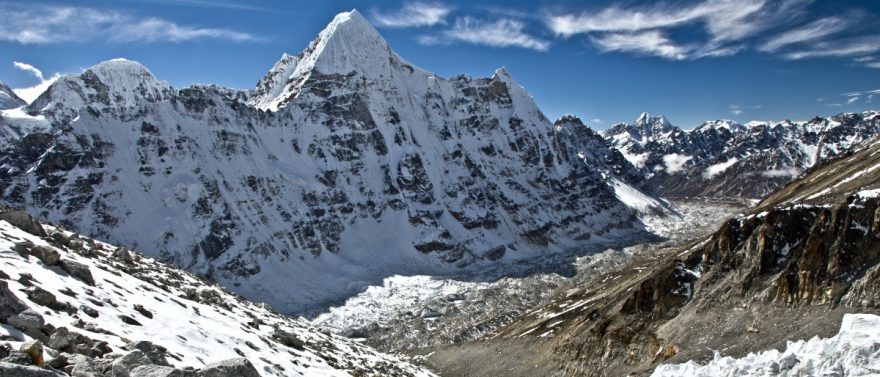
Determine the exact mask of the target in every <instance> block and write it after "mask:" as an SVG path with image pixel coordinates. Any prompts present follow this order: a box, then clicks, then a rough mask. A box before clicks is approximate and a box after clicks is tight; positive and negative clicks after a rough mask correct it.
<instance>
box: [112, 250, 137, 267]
mask: <svg viewBox="0 0 880 377" xmlns="http://www.w3.org/2000/svg"><path fill="white" fill-rule="evenodd" d="M113 256H114V257H116V259H119V260H120V261H122V263H125V264H132V263H134V259H133V258H132V257H131V253H130V252H129V251H128V249H126V248H124V247H118V248H116V250H115V251H114V252H113Z"/></svg>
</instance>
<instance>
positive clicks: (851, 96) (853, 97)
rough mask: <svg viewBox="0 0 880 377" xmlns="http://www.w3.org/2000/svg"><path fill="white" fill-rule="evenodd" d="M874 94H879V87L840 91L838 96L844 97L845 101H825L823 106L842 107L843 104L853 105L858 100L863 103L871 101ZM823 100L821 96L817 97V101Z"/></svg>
mask: <svg viewBox="0 0 880 377" xmlns="http://www.w3.org/2000/svg"><path fill="white" fill-rule="evenodd" d="M876 95H880V89H873V90H862V91H858V92H848V93H841V94H840V96H841V97H846V101H842V102H834V103H826V104H825V106H831V107H844V106H849V105H853V104H855V103H858V102H863V103H865V104H868V103H873V102H874V96H876ZM823 101H824V99H822V98H820V99H819V102H823Z"/></svg>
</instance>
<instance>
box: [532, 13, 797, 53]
mask: <svg viewBox="0 0 880 377" xmlns="http://www.w3.org/2000/svg"><path fill="white" fill-rule="evenodd" d="M810 2H812V0H779V1H772V0H703V1H700V2H697V3H692V4H690V5H685V6H682V5H679V4H680V3H676V5H670V4H671V3H659V4H655V5H652V6H643V7H631V8H622V7H619V6H611V7H608V8H605V9H602V10H600V11H597V12H592V13H590V12H584V13H581V14H580V15H573V14H558V15H552V16H550V17H548V18H547V19H546V20H545V23H546V24H547V26H548V27H549V28H550V30H552V31H553V32H554V33H556V34H557V35H558V36H562V37H570V36H572V35H576V34H588V35H591V36H592V37H591V40H592V41H593V42H594V43H597V44H600V47H603V48H604V49H606V50H613V51H625V52H636V53H641V54H645V53H647V54H652V55H656V56H659V57H663V58H667V59H674V60H682V59H697V58H703V57H719V56H729V55H733V54H736V53H737V52H739V51H741V50H742V49H744V48H745V46H743V43H744V41H745V40H746V39H748V38H752V37H754V36H756V35H757V34H759V33H761V32H764V31H766V30H768V29H771V28H774V27H778V26H779V25H783V24H786V23H788V22H790V21H791V20H793V19H795V18H797V17H799V16H800V15H802V13H803V9H804V8H805V7H806V5H808V4H809V3H810ZM683 25H700V26H702V28H703V29H704V30H705V31H706V34H707V37H706V38H705V39H703V40H700V41H692V42H690V43H687V44H684V43H680V42H676V41H674V40H671V39H670V38H668V37H667V35H668V34H667V33H664V31H666V30H669V29H672V28H675V27H679V26H683ZM660 37H662V39H660ZM651 39H654V40H655V41H657V42H660V43H661V44H660V45H658V46H656V48H651V47H650V45H646V44H639V45H637V46H635V45H634V46H632V47H633V48H629V49H623V48H620V49H608V48H607V47H608V46H607V45H604V46H603V45H601V43H602V42H606V41H618V42H621V41H625V42H629V43H628V44H631V45H632V44H634V43H635V42H637V41H638V40H641V41H642V42H650V41H651ZM621 44H623V43H621Z"/></svg>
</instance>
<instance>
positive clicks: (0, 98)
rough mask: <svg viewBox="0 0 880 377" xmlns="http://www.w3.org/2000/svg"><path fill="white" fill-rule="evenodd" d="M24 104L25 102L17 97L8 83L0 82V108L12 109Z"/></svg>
mask: <svg viewBox="0 0 880 377" xmlns="http://www.w3.org/2000/svg"><path fill="white" fill-rule="evenodd" d="M24 105H27V102H25V101H24V100H23V99H21V98H19V97H18V96H17V95H16V94H15V92H13V91H12V89H11V88H9V86H8V85H6V84H4V83H2V82H0V110H6V109H14V108H16V107H22V106H24Z"/></svg>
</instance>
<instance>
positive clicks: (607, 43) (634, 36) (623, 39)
mask: <svg viewBox="0 0 880 377" xmlns="http://www.w3.org/2000/svg"><path fill="white" fill-rule="evenodd" d="M590 40H591V41H592V42H593V43H594V44H595V45H596V46H597V47H599V49H600V50H602V51H604V52H609V51H622V52H634V53H637V54H642V55H654V56H660V57H663V58H666V59H671V60H682V59H686V58H687V57H688V54H689V53H690V52H691V51H692V47H689V46H679V45H676V44H675V42H673V41H672V40H670V39H669V38H667V37H666V35H665V34H664V33H662V32H660V31H657V30H651V31H646V32H640V33H610V34H604V35H601V36H596V37H592V38H591V39H590Z"/></svg>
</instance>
